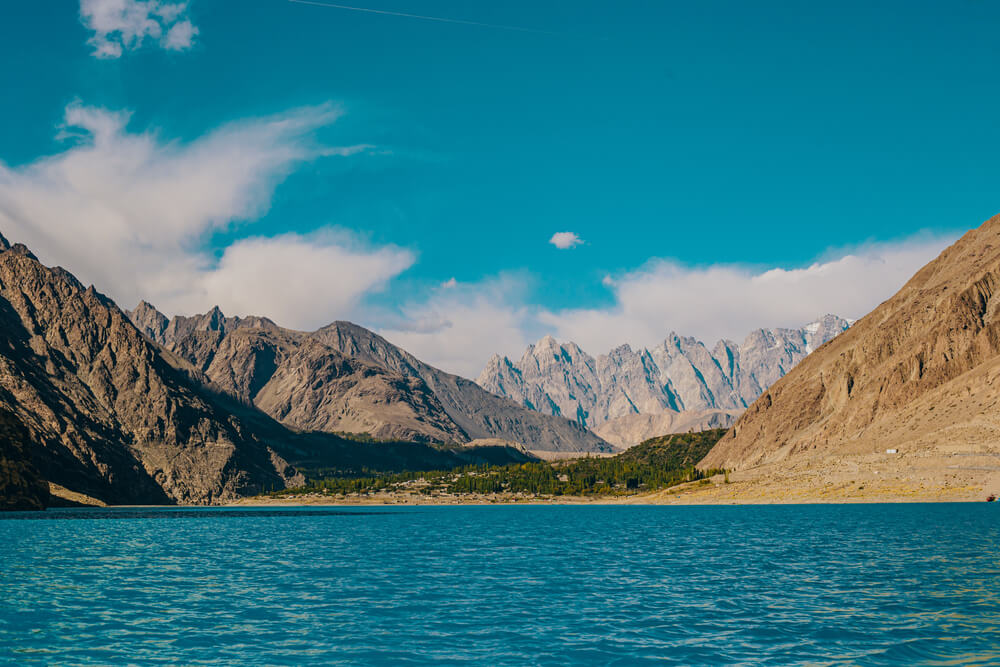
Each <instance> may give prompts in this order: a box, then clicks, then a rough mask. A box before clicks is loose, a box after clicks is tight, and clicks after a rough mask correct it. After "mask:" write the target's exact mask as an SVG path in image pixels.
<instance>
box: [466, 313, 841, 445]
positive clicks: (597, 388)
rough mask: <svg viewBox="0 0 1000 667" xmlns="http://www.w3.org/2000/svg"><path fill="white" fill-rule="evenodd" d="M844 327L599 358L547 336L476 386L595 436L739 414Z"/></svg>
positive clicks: (675, 344)
mask: <svg viewBox="0 0 1000 667" xmlns="http://www.w3.org/2000/svg"><path fill="white" fill-rule="evenodd" d="M848 326H849V322H847V321H846V320H844V319H841V318H839V317H836V316H833V315H827V316H826V317H823V318H822V319H820V320H818V321H816V322H813V323H811V324H809V325H806V326H805V327H803V328H801V329H758V330H757V331H754V332H753V333H751V334H750V335H749V336H747V338H746V339H745V340H744V341H743V343H742V344H739V345H737V344H736V343H734V342H732V341H727V340H724V341H719V343H717V344H716V345H715V347H714V348H712V349H711V350H709V348H708V347H706V346H705V344H704V343H702V342H701V341H698V340H696V339H694V338H688V337H682V336H678V335H676V334H673V333H671V334H670V335H669V336H667V338H666V339H665V340H664V341H663V343H661V344H660V345H658V346H656V347H654V348H652V349H648V350H647V349H642V350H633V349H632V348H631V347H629V346H628V345H623V346H621V347H618V348H616V349H614V350H612V351H611V352H609V353H608V354H605V355H601V356H599V357H597V358H594V357H591V356H590V355H588V354H587V353H585V352H584V351H583V350H581V349H580V348H579V347H578V346H577V345H576V344H575V343H567V344H559V343H558V342H556V340H555V339H554V338H552V337H551V336H546V337H545V338H543V339H542V340H540V341H539V342H538V343H536V344H535V345H532V346H529V347H528V349H527V350H526V351H525V353H524V355H523V356H522V357H521V359H520V360H519V361H517V362H516V363H515V362H512V361H511V360H510V359H508V358H507V357H501V356H494V357H493V358H492V359H491V360H490V362H489V363H488V364H487V366H486V368H485V369H484V370H483V372H482V374H480V376H479V379H478V380H477V383H478V384H479V385H481V386H482V387H484V388H485V389H488V390H489V391H491V392H493V393H495V394H498V395H500V396H506V397H509V398H511V399H513V400H515V401H517V402H518V403H521V404H522V405H525V406H527V407H530V408H532V409H534V410H537V411H539V412H544V413H546V414H553V415H562V416H565V417H569V418H571V419H574V420H576V421H577V422H578V423H580V424H581V425H583V426H586V427H589V428H593V429H596V430H597V431H598V432H599V433H600V432H601V431H600V427H601V425H602V424H605V423H606V422H609V421H613V420H619V419H623V418H627V417H629V416H630V415H659V414H662V413H666V412H689V411H694V412H696V413H697V412H700V411H706V410H720V411H728V412H733V411H736V412H738V411H740V410H743V409H744V408H746V406H747V405H749V404H750V403H752V402H753V401H754V400H755V399H756V398H757V397H758V396H759V395H760V393H761V392H762V391H763V390H764V389H766V388H767V387H768V386H770V385H771V384H772V383H773V382H775V381H776V380H777V379H778V378H780V377H782V376H783V375H784V374H785V373H787V372H788V371H789V370H790V369H791V368H792V367H793V366H794V365H795V364H797V363H798V362H799V361H801V360H802V359H803V358H805V356H806V355H807V354H809V353H810V352H811V351H812V350H813V349H815V348H818V347H819V346H821V345H822V344H823V343H825V342H827V341H828V340H830V339H831V338H833V337H834V336H836V335H837V334H839V333H841V332H842V331H844V330H846V329H847V328H848ZM633 423H636V422H635V420H633ZM720 424H721V422H720ZM655 435H659V434H655Z"/></svg>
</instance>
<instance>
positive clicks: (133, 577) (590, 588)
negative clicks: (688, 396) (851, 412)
mask: <svg viewBox="0 0 1000 667" xmlns="http://www.w3.org/2000/svg"><path fill="white" fill-rule="evenodd" d="M2 518H3V519H4V520H3V521H0V563H3V567H2V568H0V661H3V662H6V663H8V664H73V665H77V664H79V665H86V664H101V665H103V664H123V663H124V664H135V663H141V664H197V665H232V664H291V665H318V664H389V663H392V664H402V665H407V664H421V665H424V664H428V663H432V664H443V665H453V664H454V665H458V664H463V665H465V664H479V663H486V664H491V665H507V664H539V665H576V664H602V665H603V664H608V665H643V664H654V663H655V664H658V665H662V664H679V665H690V664H734V665H770V664H782V665H785V664H802V665H840V664H852V665H854V664H861V665H899V664H926V665H989V664H998V663H1000V599H998V597H1000V562H998V546H1000V529H998V521H997V519H998V518H1000V514H998V510H997V508H996V507H991V506H988V505H985V504H984V505H895V506H874V505H869V506H859V505H852V506H799V507H594V506H587V507H444V508H441V507H439V508H404V509H398V508H393V509H392V510H391V511H390V510H381V509H374V510H365V511H360V510H339V509H329V508H317V509H298V508H296V509H266V510H252V509H249V510H248V509H239V510H225V509H195V510H176V509H174V510H156V509H145V508H139V509H134V508H133V509H126V510H85V511H77V510H56V511H50V512H46V513H44V514H30V513H26V514H22V515H14V514H11V515H5V516H3V517H2ZM39 518H44V519H45V520H44V521H39V520H37V519H39ZM93 519H102V520H99V521H95V520H93ZM162 519H184V520H183V521H163V520H162ZM220 519H225V520H220Z"/></svg>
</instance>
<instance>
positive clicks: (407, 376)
mask: <svg viewBox="0 0 1000 667" xmlns="http://www.w3.org/2000/svg"><path fill="white" fill-rule="evenodd" d="M129 316H130V317H131V318H132V321H133V322H134V323H135V325H136V327H138V329H139V330H140V331H142V332H143V333H145V334H146V335H147V336H148V337H149V338H150V339H151V340H153V341H155V342H157V343H159V344H160V345H162V346H163V347H164V348H165V349H166V350H169V351H170V352H172V353H174V354H177V355H179V356H180V357H182V358H184V359H186V360H187V361H188V362H190V363H191V364H192V365H193V366H194V367H195V368H196V369H198V370H199V371H201V372H203V373H204V374H205V376H206V377H207V378H208V379H209V380H210V381H211V383H212V384H213V386H214V387H217V388H219V389H220V390H221V391H223V392H225V393H227V394H230V395H232V396H235V397H236V398H238V399H239V400H241V401H243V402H244V403H246V404H248V405H252V406H254V407H256V408H258V409H260V410H261V411H263V412H265V413H267V414H268V415H270V416H271V417H273V418H274V419H276V420H277V421H279V422H281V423H282V424H284V425H286V426H289V427H293V428H296V429H302V430H312V431H325V432H354V433H366V434H369V435H372V436H373V437H376V438H380V439H386V438H388V439H396V440H413V441H418V442H427V443H435V442H437V443H461V442H467V441H470V440H476V439H501V440H506V441H512V442H517V443H521V444H523V445H524V446H525V447H527V448H528V449H532V450H540V451H571V452H575V451H580V452H599V451H610V450H611V449H612V448H611V446H610V445H608V443H606V442H605V441H603V440H601V439H600V438H599V437H597V436H596V435H594V434H593V433H591V432H589V431H587V430H586V429H585V428H582V427H581V426H580V425H578V424H576V423H574V422H572V421H569V420H566V419H562V418H559V417H553V416H549V415H543V414H539V413H537V412H532V411H530V410H526V409H525V408H523V407H522V406H520V405H517V404H515V403H514V402H512V401H509V400H506V399H503V398H500V397H497V396H494V395H493V394H490V393H489V392H487V391H485V390H483V389H482V388H481V387H479V386H478V385H476V384H475V383H473V382H471V381H469V380H465V379H464V378H461V377H458V376H456V375H451V374H449V373H445V372H443V371H440V370H438V369H436V368H434V367H432V366H429V365H428V364H425V363H423V362H422V361H420V360H419V359H417V358H415V357H414V356H413V355H411V354H409V353H408V352H406V351H405V350H402V349H401V348H398V347H396V346H395V345H392V344H391V343H389V342H388V341H386V340H385V339H384V338H382V337H381V336H378V335H377V334H375V333H373V332H371V331H369V330H367V329H364V328H363V327H360V326H358V325H355V324H351V323H349V322H334V323H333V324H330V325H328V326H326V327H323V328H322V329H319V330H318V331H313V332H302V331H292V330H289V329H284V328H281V327H279V326H277V325H276V324H274V323H273V322H272V321H270V320H268V319H266V318H263V317H246V318H239V317H226V316H225V315H223V313H222V312H221V311H220V310H219V309H218V308H214V309H212V310H211V311H209V312H208V313H205V314H203V315H196V316H193V317H183V316H176V317H174V318H172V319H167V318H166V317H165V316H163V315H162V314H161V313H159V312H158V311H157V310H156V309H155V308H154V307H153V306H151V305H150V304H148V303H140V304H139V306H138V307H137V308H136V309H135V310H134V311H131V312H130V313H129Z"/></svg>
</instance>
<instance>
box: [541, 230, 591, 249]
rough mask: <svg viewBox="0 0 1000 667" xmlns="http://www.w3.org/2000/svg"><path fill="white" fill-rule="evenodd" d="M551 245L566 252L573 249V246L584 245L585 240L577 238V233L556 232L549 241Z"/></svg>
mask: <svg viewBox="0 0 1000 667" xmlns="http://www.w3.org/2000/svg"><path fill="white" fill-rule="evenodd" d="M549 243H551V244H552V245H554V246H555V247H557V248H559V249H560V250H566V249H568V248H572V247H573V246H578V245H580V244H581V243H583V239H581V238H580V237H579V236H577V234H576V232H556V233H555V234H553V235H552V238H550V239H549Z"/></svg>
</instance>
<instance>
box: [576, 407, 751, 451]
mask: <svg viewBox="0 0 1000 667" xmlns="http://www.w3.org/2000/svg"><path fill="white" fill-rule="evenodd" d="M741 412H742V411H740V410H714V409H713V410H684V411H682V412H678V411H677V410H664V411H663V412H660V413H658V414H655V415H650V414H641V413H637V414H629V415H623V416H621V417H616V418H614V419H609V420H608V421H606V422H602V423H601V425H600V426H596V427H594V429H593V430H594V433H596V434H597V435H599V436H601V437H602V438H604V439H605V440H607V441H608V442H610V443H611V444H612V445H614V446H616V447H619V448H622V449H625V448H628V447H631V446H632V445H634V444H636V443H639V442H643V441H644V440H647V439H649V437H650V435H649V434H651V433H658V434H660V435H664V434H670V433H699V432H701V431H709V430H712V429H719V428H724V429H728V428H729V427H730V426H732V425H733V424H734V423H736V419H737V418H738V417H739V416H740V413H741ZM652 437H656V436H652Z"/></svg>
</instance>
